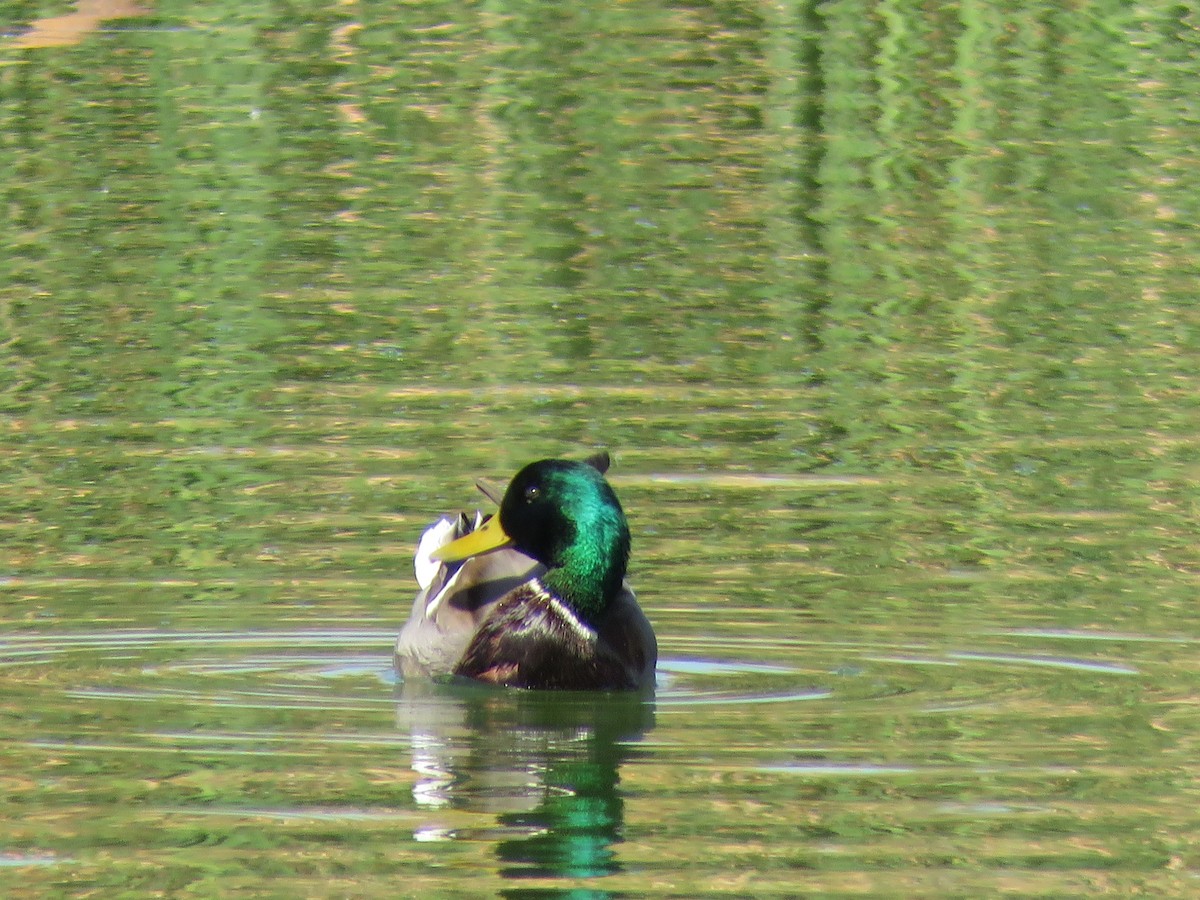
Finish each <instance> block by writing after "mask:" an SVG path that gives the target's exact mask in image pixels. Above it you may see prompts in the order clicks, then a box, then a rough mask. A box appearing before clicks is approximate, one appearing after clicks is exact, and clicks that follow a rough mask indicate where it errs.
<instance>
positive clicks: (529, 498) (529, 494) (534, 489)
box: [525, 484, 542, 503]
mask: <svg viewBox="0 0 1200 900" xmlns="http://www.w3.org/2000/svg"><path fill="white" fill-rule="evenodd" d="M540 496H542V489H541V488H540V487H538V486H537V485H536V484H531V485H530V486H529V487H527V488H525V502H526V503H532V502H533V501H534V500H536V499H537V498H538V497H540Z"/></svg>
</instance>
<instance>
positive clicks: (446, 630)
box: [396, 453, 658, 690]
mask: <svg viewBox="0 0 1200 900" xmlns="http://www.w3.org/2000/svg"><path fill="white" fill-rule="evenodd" d="M608 461H609V460H608V454H607V453H603V454H598V455H597V456H594V457H592V458H590V459H588V460H587V461H585V462H573V461H568V460H563V459H544V460H541V461H539V462H535V463H530V464H529V465H527V466H526V467H525V468H523V469H521V471H520V472H518V473H517V474H516V476H514V477H513V480H512V482H511V483H510V484H509V486H508V489H507V490H506V491H505V492H504V496H503V497H502V498H501V499H500V500H499V505H500V509H499V512H498V513H497V514H496V515H494V516H490V517H483V516H481V515H480V514H479V513H476V514H475V518H474V520H473V521H472V520H469V519H468V518H467V517H466V516H465V515H461V514H460V515H459V516H458V517H457V518H454V519H445V518H444V519H441V520H439V521H437V522H435V523H434V524H433V525H432V526H430V527H429V528H428V529H427V530H426V531H425V533H424V534H423V535H422V536H421V540H420V542H419V544H418V546H417V552H416V556H415V559H414V568H415V569H416V575H417V582H418V584H419V585H420V591H419V592H418V593H417V597H416V600H415V601H414V602H413V608H412V614H411V616H410V617H409V620H408V622H407V623H405V625H404V628H403V629H401V631H400V637H399V638H398V639H397V641H396V669H397V671H398V672H399V673H400V675H401V676H402V677H404V678H412V677H414V676H418V677H420V676H424V677H435V678H437V677H448V676H461V677H465V678H470V679H474V680H476V681H481V682H488V683H491V684H497V685H506V686H510V687H519V688H538V689H557V690H637V689H645V688H651V687H653V684H654V667H655V664H656V662H657V659H658V645H657V643H656V642H655V639H654V631H653V629H652V628H651V627H650V623H649V622H648V621H647V620H646V617H645V615H643V613H642V610H641V608H640V607H639V606H638V604H637V600H636V599H635V597H634V595H633V591H632V590H630V588H629V585H628V584H627V583H626V582H625V568H626V564H627V562H628V559H629V526H628V524H627V523H626V521H625V513H624V512H623V511H622V509H621V504H620V502H619V501H618V500H617V495H616V494H615V493H613V489H612V487H611V486H609V483H608V482H607V481H606V480H605V478H604V474H603V473H604V472H605V471H606V470H607V468H608ZM480 489H481V490H483V491H484V493H487V494H489V496H491V497H492V499H495V496H494V494H495V492H494V491H492V490H490V489H489V488H488V487H487V485H485V484H480Z"/></svg>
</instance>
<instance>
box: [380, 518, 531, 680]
mask: <svg viewBox="0 0 1200 900" xmlns="http://www.w3.org/2000/svg"><path fill="white" fill-rule="evenodd" d="M482 522H483V517H482V516H481V515H480V514H479V513H476V514H475V518H474V521H472V520H469V519H467V517H466V516H462V515H460V516H458V517H457V518H454V519H440V520H438V521H437V522H435V523H434V524H433V525H431V526H430V527H429V528H427V529H426V530H425V533H424V534H423V535H422V536H421V540H420V542H419V543H418V544H417V552H416V554H415V556H414V558H413V568H414V570H415V571H416V576H417V584H418V585H419V586H420V590H419V591H418V592H417V596H416V597H415V598H414V599H413V606H412V612H411V613H410V615H409V618H408V621H407V622H406V623H405V625H404V627H403V628H402V629H401V630H400V636H399V637H398V638H397V639H396V657H395V663H396V670H397V671H398V672H399V673H400V674H401V675H402V676H405V677H408V676H412V675H424V676H438V675H446V674H449V673H450V672H451V671H452V670H453V668H454V664H455V663H456V662H457V661H458V658H459V657H460V656H461V655H462V652H463V650H465V649H466V646H467V644H468V643H469V642H470V640H471V638H472V637H473V636H474V634H475V631H476V630H477V629H478V627H479V623H480V622H482V621H483V620H484V619H485V618H486V617H487V615H488V613H489V611H490V610H491V608H492V607H493V606H495V604H496V602H497V601H499V600H500V598H501V597H503V596H504V595H505V594H507V593H508V592H509V591H511V590H513V589H514V588H516V587H517V586H518V585H521V584H523V583H524V582H526V581H528V580H529V579H530V578H532V577H533V576H534V575H536V574H538V573H539V572H541V571H543V570H542V567H541V566H539V565H538V564H537V563H536V562H534V561H533V560H532V559H530V558H529V557H527V556H525V555H524V554H523V553H519V552H517V551H516V550H511V549H505V550H497V551H495V552H493V553H487V554H484V555H482V556H476V557H472V558H471V559H468V560H465V561H463V562H462V563H449V564H447V563H443V562H439V561H437V560H434V559H431V554H432V553H433V551H434V550H436V549H437V548H439V547H441V546H443V545H445V544H448V543H449V542H450V541H452V540H455V539H457V538H459V537H462V536H463V535H464V534H469V533H470V532H472V531H474V530H475V529H476V528H478V527H479V525H480V524H482Z"/></svg>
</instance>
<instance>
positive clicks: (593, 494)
mask: <svg viewBox="0 0 1200 900" xmlns="http://www.w3.org/2000/svg"><path fill="white" fill-rule="evenodd" d="M504 546H512V547H515V548H516V549H518V550H520V551H521V552H522V553H524V554H525V555H527V556H531V557H533V558H534V559H536V560H537V561H538V562H540V563H542V564H543V565H544V566H546V568H547V570H548V571H547V572H546V574H545V575H544V576H542V582H543V583H544V584H545V585H546V587H547V588H549V589H550V590H551V591H553V592H554V593H555V594H556V595H557V596H559V597H560V598H561V599H562V600H564V601H566V602H567V603H568V604H570V605H571V606H572V607H573V608H574V609H575V611H576V612H577V613H579V615H580V616H582V617H583V618H584V619H587V620H594V619H596V618H597V617H598V616H599V615H600V614H601V613H603V612H604V610H605V608H606V607H607V606H608V604H609V602H610V601H611V600H612V599H613V598H614V597H616V596H617V594H618V593H619V592H620V590H621V581H622V579H623V578H624V577H625V567H626V565H627V564H628V562H629V525H628V523H626V521H625V513H624V512H623V511H622V509H621V503H620V501H618V500H617V495H616V494H615V493H613V489H612V488H611V487H610V486H609V484H608V482H607V481H606V480H605V479H604V476H603V475H602V474H600V472H599V471H598V470H597V469H595V468H594V467H593V466H591V465H589V464H588V463H581V462H570V461H567V460H563V459H544V460H541V461H539V462H535V463H530V464H529V465H527V466H526V467H525V468H523V469H522V470H521V471H520V472H518V473H517V474H516V476H515V477H514V478H513V480H512V483H511V484H509V486H508V490H507V491H505V493H504V499H503V501H501V503H500V513H499V515H497V516H496V517H495V518H493V519H492V520H491V521H489V522H488V523H487V524H486V525H484V527H483V528H480V529H479V530H478V531H475V532H472V533H471V534H469V535H467V536H466V537H463V538H460V539H459V540H457V541H454V542H453V543H451V544H448V545H446V546H445V547H442V548H441V549H440V550H438V551H437V552H435V553H434V557H435V558H437V559H442V560H448V561H449V560H455V559H465V558H466V557H468V556H474V555H476V554H478V553H483V552H486V551H487V550H492V549H496V548H497V547H504Z"/></svg>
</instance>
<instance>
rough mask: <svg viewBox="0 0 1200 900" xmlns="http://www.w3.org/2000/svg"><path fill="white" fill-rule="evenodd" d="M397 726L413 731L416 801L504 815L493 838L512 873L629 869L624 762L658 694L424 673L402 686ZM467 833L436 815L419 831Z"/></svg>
mask: <svg viewBox="0 0 1200 900" xmlns="http://www.w3.org/2000/svg"><path fill="white" fill-rule="evenodd" d="M397 724H398V725H399V727H400V728H401V729H402V730H403V731H405V732H407V733H408V734H410V735H411V739H412V768H413V771H414V772H416V773H417V776H418V777H417V780H416V782H415V783H414V784H413V798H414V800H415V801H416V803H417V805H418V806H420V807H422V808H425V809H428V810H430V811H431V812H433V811H435V810H469V811H472V812H480V813H489V814H492V815H493V816H495V822H496V824H497V825H498V827H497V828H496V829H495V833H493V834H491V835H490V837H491V838H493V839H494V840H495V847H496V854H497V856H498V858H499V860H500V862H501V869H500V871H501V873H502V874H503V875H504V876H505V877H508V878H514V879H536V878H559V877H575V878H584V877H594V876H599V875H609V874H612V873H615V872H618V871H620V863H619V862H618V860H617V859H616V855H615V854H614V852H613V845H614V844H616V843H618V842H619V841H620V840H621V831H622V828H623V825H624V801H623V798H622V796H621V791H620V787H619V782H620V771H619V770H620V767H621V763H622V762H624V761H625V760H626V759H628V758H629V757H630V756H631V755H632V754H634V753H636V752H637V749H636V745H637V741H638V740H639V739H640V738H641V737H643V736H644V735H645V734H646V733H648V732H649V731H650V730H651V729H652V728H653V727H654V702H653V698H650V697H646V696H641V695H636V694H588V693H568V692H563V693H554V692H534V691H515V690H507V689H502V690H497V689H493V688H487V687H482V686H478V685H474V684H434V683H430V682H423V681H414V682H410V683H405V684H402V685H401V686H400V688H399V703H398V708H397ZM471 833H472V837H474V838H476V839H478V838H479V837H480V836H481V835H480V831H479V830H478V829H475V828H472V829H471ZM456 836H458V835H457V834H456V832H455V831H454V829H452V828H447V827H445V825H444V824H439V823H438V820H437V817H436V816H435V817H433V820H432V821H431V823H430V825H429V826H428V827H423V828H421V829H418V830H417V832H416V833H415V834H414V837H415V838H416V839H417V840H427V841H428V840H451V839H454V838H455V837H456ZM531 887H532V886H531ZM535 894H536V896H542V897H549V896H556V895H557V894H556V892H554V891H551V892H550V893H545V892H544V891H540V890H538V891H535ZM533 895H534V894H528V893H520V892H519V893H518V894H515V895H514V896H533ZM569 895H570V892H568V893H567V894H566V895H564V896H569ZM593 896H604V894H603V893H601V894H598V895H597V894H593Z"/></svg>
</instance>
